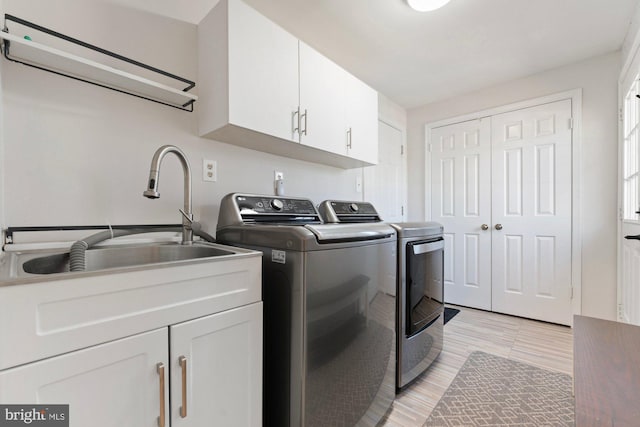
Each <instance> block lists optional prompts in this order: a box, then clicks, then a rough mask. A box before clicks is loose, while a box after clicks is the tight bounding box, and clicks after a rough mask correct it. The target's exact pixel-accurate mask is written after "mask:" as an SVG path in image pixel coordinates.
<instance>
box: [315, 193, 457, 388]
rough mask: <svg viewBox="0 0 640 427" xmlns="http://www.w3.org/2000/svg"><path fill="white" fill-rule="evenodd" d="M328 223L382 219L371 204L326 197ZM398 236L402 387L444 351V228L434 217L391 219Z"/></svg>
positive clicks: (323, 209)
mask: <svg viewBox="0 0 640 427" xmlns="http://www.w3.org/2000/svg"><path fill="white" fill-rule="evenodd" d="M318 211H319V213H320V216H321V218H322V219H323V221H324V222H326V223H340V224H354V223H369V224H370V225H372V226H373V225H377V224H380V223H381V222H382V219H381V218H380V216H379V215H378V212H377V211H376V209H375V208H374V207H373V205H372V204H371V203H367V202H351V201H340V200H326V201H324V202H322V203H321V204H320V206H319V207H318ZM390 225H391V226H392V227H393V228H394V229H395V230H396V232H397V234H398V240H397V245H398V246H397V273H396V277H397V280H396V293H395V295H396V298H397V320H396V337H397V353H396V357H397V366H396V375H397V379H396V387H397V390H398V391H400V390H401V389H402V388H404V387H405V386H407V385H408V384H409V383H410V382H411V381H413V380H414V379H416V377H417V376H418V375H420V374H421V373H422V372H424V371H425V370H426V369H427V368H428V367H429V366H430V365H431V363H433V361H434V360H435V359H436V357H438V355H439V354H440V352H441V351H442V345H443V326H444V298H443V296H444V280H443V274H444V273H443V272H444V240H443V237H442V235H443V227H442V225H440V224H438V223H436V222H401V223H396V224H390Z"/></svg>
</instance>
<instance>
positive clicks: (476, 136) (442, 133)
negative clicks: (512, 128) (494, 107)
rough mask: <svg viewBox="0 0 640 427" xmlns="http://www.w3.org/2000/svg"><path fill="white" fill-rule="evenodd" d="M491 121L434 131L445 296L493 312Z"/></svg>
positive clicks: (435, 207) (435, 203) (435, 204)
mask: <svg viewBox="0 0 640 427" xmlns="http://www.w3.org/2000/svg"><path fill="white" fill-rule="evenodd" d="M490 122H491V119H490V118H483V119H479V120H471V121H467V122H462V123H456V124H453V125H449V126H443V127H439V128H435V129H433V130H432V131H431V165H432V169H431V183H432V186H431V197H432V204H431V207H432V212H431V214H432V215H431V217H432V219H433V220H434V221H437V222H439V223H441V224H442V225H443V226H444V240H445V257H444V258H445V261H444V266H445V267H444V284H445V285H444V288H445V289H444V300H445V302H447V303H451V304H459V305H463V306H466V307H475V308H480V309H484V310H491V231H490V228H489V224H491V170H490V168H491V146H490Z"/></svg>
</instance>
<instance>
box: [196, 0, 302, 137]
mask: <svg viewBox="0 0 640 427" xmlns="http://www.w3.org/2000/svg"><path fill="white" fill-rule="evenodd" d="M221 3H222V6H224V5H225V4H224V3H226V2H221ZM226 4H227V5H228V7H229V18H228V19H229V27H228V31H229V39H228V44H229V51H228V61H229V64H228V72H229V76H228V91H229V92H228V101H227V102H228V109H229V113H228V114H229V118H228V122H229V123H232V124H234V125H237V126H241V127H243V128H247V129H254V130H256V131H259V132H262V133H265V134H267V135H273V136H275V137H278V138H282V139H287V140H294V139H296V138H297V137H298V135H297V133H296V132H294V128H295V127H294V126H293V119H294V117H293V113H294V112H297V109H298V39H296V38H295V37H293V36H292V35H291V34H289V33H287V32H286V31H283V30H282V29H281V28H280V27H278V26H276V25H275V24H273V23H272V22H271V21H269V20H267V19H265V18H264V17H263V16H262V15H260V14H258V12H256V11H255V10H254V9H251V8H250V7H249V6H247V5H246V4H245V3H243V2H241V1H229V2H228V3H226ZM205 49H206V41H205ZM207 78H208V79H214V80H218V74H217V73H216V74H212V75H210V76H209V77H207ZM208 93H209V92H208ZM217 93H218V92H213V93H211V97H213V98H217V96H218V95H217ZM219 101H220V100H219ZM295 119H296V123H297V117H296V118H295Z"/></svg>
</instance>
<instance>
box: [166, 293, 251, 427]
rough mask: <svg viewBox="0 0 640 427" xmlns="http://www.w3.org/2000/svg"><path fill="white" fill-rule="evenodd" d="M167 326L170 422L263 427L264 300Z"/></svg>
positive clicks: (192, 424) (184, 424) (195, 426)
mask: <svg viewBox="0 0 640 427" xmlns="http://www.w3.org/2000/svg"><path fill="white" fill-rule="evenodd" d="M169 329H170V332H169V334H170V336H171V340H170V342H171V346H170V353H171V402H172V411H171V426H172V427H175V426H193V427H200V426H237V427H257V426H261V425H262V303H261V302H260V303H255V304H251V305H248V306H245V307H240V308H236V309H233V310H228V311H225V312H223V313H218V314H214V315H212V316H207V317H203V318H200V319H196V320H192V321H189V322H185V323H180V324H178V325H173V326H171V327H170V328H169Z"/></svg>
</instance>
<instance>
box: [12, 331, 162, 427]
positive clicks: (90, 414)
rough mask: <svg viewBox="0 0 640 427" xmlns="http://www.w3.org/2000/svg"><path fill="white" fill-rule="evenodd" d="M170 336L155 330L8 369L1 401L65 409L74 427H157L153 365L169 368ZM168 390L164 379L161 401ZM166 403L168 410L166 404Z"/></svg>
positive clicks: (157, 384)
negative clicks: (56, 405) (57, 405)
mask: <svg viewBox="0 0 640 427" xmlns="http://www.w3.org/2000/svg"><path fill="white" fill-rule="evenodd" d="M168 336H169V334H168V329H167V328H162V329H156V330H154V331H151V332H145V333H142V334H138V335H134V336H132V337H128V338H123V339H120V340H117V341H112V342H109V343H106V344H100V345H96V346H93V347H89V348H87V349H84V350H78V351H74V352H71V353H67V354H63V355H61V356H56V357H51V358H49V359H45V360H42V361H39V362H34V363H29V364H26V365H23V366H20V367H17V368H12V369H7V370H5V371H2V372H0V402H2V403H3V404H11V403H14V404H69V421H70V422H69V425H70V426H73V427H85V426H93V427H125V426H131V427H134V426H135V427H138V426H140V427H158V423H157V419H158V417H159V416H160V384H161V379H160V376H159V374H158V366H157V365H158V363H162V364H163V365H164V366H165V367H167V366H168V363H167V361H168V360H169V356H168V347H167V341H168ZM165 372H166V368H165ZM168 386H169V381H168V379H167V378H166V377H165V381H164V390H163V391H164V396H166V395H167V393H168V391H169V389H168ZM164 403H165V411H168V410H169V406H168V405H169V399H165V400H164ZM165 413H166V412H165Z"/></svg>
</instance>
